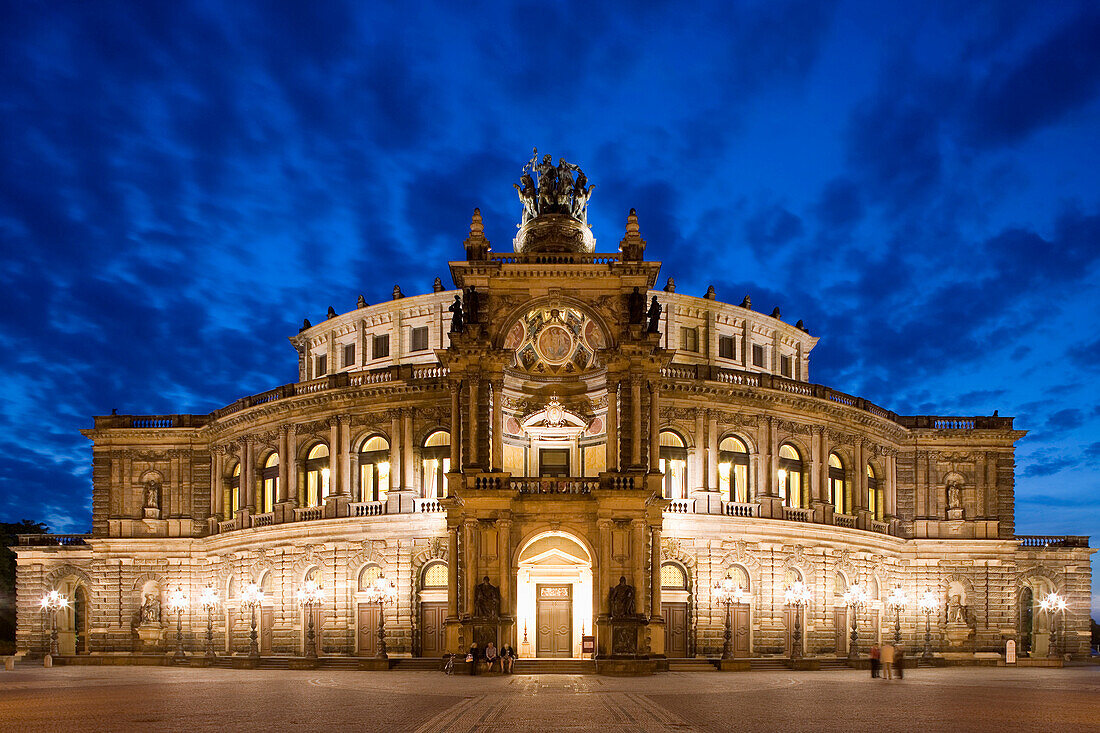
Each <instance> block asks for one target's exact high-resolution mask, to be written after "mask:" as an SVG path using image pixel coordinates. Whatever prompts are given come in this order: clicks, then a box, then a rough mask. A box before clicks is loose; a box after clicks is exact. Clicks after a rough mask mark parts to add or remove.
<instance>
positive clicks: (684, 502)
mask: <svg viewBox="0 0 1100 733" xmlns="http://www.w3.org/2000/svg"><path fill="white" fill-rule="evenodd" d="M694 509H695V502H693V501H692V500H691V499H671V500H669V502H668V506H667V507H665V511H666V512H670V513H672V514H690V513H691V512H692V511H694Z"/></svg>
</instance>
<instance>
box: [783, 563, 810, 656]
mask: <svg viewBox="0 0 1100 733" xmlns="http://www.w3.org/2000/svg"><path fill="white" fill-rule="evenodd" d="M810 598H811V596H810V589H809V588H807V587H806V584H805V583H803V582H802V581H801V580H798V581H795V582H794V583H792V584H791V585H790V587H788V588H787V589H786V590H785V591H783V603H784V604H785V605H787V606H794V643H793V644H791V659H801V658H802V607H803V606H806V605H809V603H810Z"/></svg>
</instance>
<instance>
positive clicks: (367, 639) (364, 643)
mask: <svg viewBox="0 0 1100 733" xmlns="http://www.w3.org/2000/svg"><path fill="white" fill-rule="evenodd" d="M355 628H356V629H357V631H356V634H357V640H356V651H357V652H358V654H359V656H361V657H373V656H374V655H375V654H377V653H378V606H377V605H375V604H373V603H360V604H359V607H358V613H357V619H356V625H355Z"/></svg>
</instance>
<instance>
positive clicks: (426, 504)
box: [413, 499, 447, 514]
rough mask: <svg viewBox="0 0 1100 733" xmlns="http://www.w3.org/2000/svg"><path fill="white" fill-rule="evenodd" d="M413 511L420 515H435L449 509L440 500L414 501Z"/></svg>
mask: <svg viewBox="0 0 1100 733" xmlns="http://www.w3.org/2000/svg"><path fill="white" fill-rule="evenodd" d="M413 511H414V512H416V513H418V514H434V513H438V512H445V511H447V507H446V506H445V505H444V504H443V502H441V501H440V500H439V499H414V500H413Z"/></svg>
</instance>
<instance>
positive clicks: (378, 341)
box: [372, 333, 390, 359]
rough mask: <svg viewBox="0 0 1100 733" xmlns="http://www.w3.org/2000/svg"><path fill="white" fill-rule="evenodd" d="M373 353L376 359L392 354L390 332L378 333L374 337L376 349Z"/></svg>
mask: <svg viewBox="0 0 1100 733" xmlns="http://www.w3.org/2000/svg"><path fill="white" fill-rule="evenodd" d="M372 355H373V356H374V358H375V359H381V358H382V357H385V356H389V355H390V335H389V334H388V333H382V334H378V335H377V336H375V337H374V351H373V352H372Z"/></svg>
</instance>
